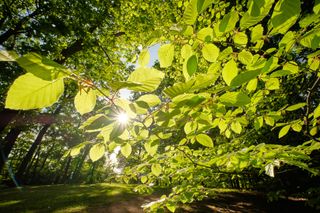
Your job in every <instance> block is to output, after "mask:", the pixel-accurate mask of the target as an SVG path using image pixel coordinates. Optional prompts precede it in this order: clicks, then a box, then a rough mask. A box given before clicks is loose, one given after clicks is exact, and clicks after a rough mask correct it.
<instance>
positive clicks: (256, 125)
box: [254, 116, 263, 130]
mask: <svg viewBox="0 0 320 213" xmlns="http://www.w3.org/2000/svg"><path fill="white" fill-rule="evenodd" d="M262 126H263V117H262V116H259V117H258V118H257V119H255V120H254V128H255V130H259V129H260V128H261V127H262Z"/></svg>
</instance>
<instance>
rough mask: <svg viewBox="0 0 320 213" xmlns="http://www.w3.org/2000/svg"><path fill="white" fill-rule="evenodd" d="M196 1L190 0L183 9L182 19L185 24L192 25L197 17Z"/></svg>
mask: <svg viewBox="0 0 320 213" xmlns="http://www.w3.org/2000/svg"><path fill="white" fill-rule="evenodd" d="M197 2H198V0H191V1H190V3H189V4H188V6H187V8H186V9H185V11H184V13H183V18H182V20H183V21H184V22H185V23H186V24H190V25H192V24H194V22H195V21H196V20H197V17H198V8H197Z"/></svg>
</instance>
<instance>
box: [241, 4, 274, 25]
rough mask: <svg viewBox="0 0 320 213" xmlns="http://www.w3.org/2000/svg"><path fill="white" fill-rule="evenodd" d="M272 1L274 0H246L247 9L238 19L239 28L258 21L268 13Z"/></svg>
mask: <svg viewBox="0 0 320 213" xmlns="http://www.w3.org/2000/svg"><path fill="white" fill-rule="evenodd" d="M273 2H274V0H251V1H248V5H247V7H248V11H247V12H246V13H245V14H244V15H243V16H242V18H241V20H240V28H241V29H242V30H243V29H246V28H248V27H251V26H253V25H255V24H257V23H259V22H260V21H261V20H262V19H263V18H264V17H265V16H267V15H268V14H269V11H270V9H271V7H272V5H273Z"/></svg>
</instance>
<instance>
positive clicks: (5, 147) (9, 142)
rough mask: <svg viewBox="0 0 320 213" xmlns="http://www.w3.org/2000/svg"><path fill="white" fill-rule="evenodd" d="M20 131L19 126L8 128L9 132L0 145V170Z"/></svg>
mask: <svg viewBox="0 0 320 213" xmlns="http://www.w3.org/2000/svg"><path fill="white" fill-rule="evenodd" d="M21 131H22V129H21V127H14V128H12V129H11V130H10V132H9V133H8V134H7V136H6V137H5V139H4V140H3V141H2V144H1V146H0V149H1V150H0V151H1V158H0V172H1V171H2V169H3V166H4V164H5V163H6V161H7V159H8V156H9V154H10V152H11V150H12V148H13V146H14V144H15V142H16V140H17V138H18V136H19V134H20V132H21Z"/></svg>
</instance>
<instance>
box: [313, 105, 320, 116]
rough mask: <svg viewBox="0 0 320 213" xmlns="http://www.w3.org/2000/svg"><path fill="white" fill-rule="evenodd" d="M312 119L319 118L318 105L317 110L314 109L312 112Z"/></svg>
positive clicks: (319, 110) (319, 108) (319, 107)
mask: <svg viewBox="0 0 320 213" xmlns="http://www.w3.org/2000/svg"><path fill="white" fill-rule="evenodd" d="M313 117H314V118H318V117H320V105H319V106H317V108H315V109H314V111H313Z"/></svg>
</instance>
